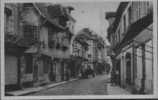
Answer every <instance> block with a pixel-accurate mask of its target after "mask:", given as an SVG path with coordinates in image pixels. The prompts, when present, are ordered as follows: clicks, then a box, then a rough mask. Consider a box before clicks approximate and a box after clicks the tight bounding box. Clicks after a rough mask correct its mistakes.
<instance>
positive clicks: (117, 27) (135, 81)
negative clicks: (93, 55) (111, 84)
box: [106, 1, 153, 94]
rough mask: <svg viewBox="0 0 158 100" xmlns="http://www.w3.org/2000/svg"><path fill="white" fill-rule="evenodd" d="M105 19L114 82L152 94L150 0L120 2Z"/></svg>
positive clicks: (151, 17) (151, 19)
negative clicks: (114, 77) (107, 22)
mask: <svg viewBox="0 0 158 100" xmlns="http://www.w3.org/2000/svg"><path fill="white" fill-rule="evenodd" d="M106 19H107V20H108V21H109V23H110V26H109V28H108V39H109V41H110V43H111V51H112V52H111V58H112V60H113V61H112V62H113V68H114V70H115V71H117V72H118V74H117V76H118V77H117V78H118V84H119V85H121V86H122V87H126V88H129V87H132V90H133V93H141V94H143V93H149V94H150V93H153V37H152V36H153V28H152V27H153V25H152V21H153V8H152V2H148V1H144V2H141V1H140V2H121V3H120V5H119V7H118V9H117V11H116V12H110V13H109V12H108V13H107V15H106Z"/></svg>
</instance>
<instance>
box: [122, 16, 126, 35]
mask: <svg viewBox="0 0 158 100" xmlns="http://www.w3.org/2000/svg"><path fill="white" fill-rule="evenodd" d="M123 22H124V23H123V27H124V32H125V31H126V16H125V15H124V17H123Z"/></svg>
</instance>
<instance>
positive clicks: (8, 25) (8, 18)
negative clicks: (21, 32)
mask: <svg viewBox="0 0 158 100" xmlns="http://www.w3.org/2000/svg"><path fill="white" fill-rule="evenodd" d="M12 13H13V12H12V10H11V9H10V8H5V22H4V23H5V31H6V33H7V34H15V33H14V16H13V14H12Z"/></svg>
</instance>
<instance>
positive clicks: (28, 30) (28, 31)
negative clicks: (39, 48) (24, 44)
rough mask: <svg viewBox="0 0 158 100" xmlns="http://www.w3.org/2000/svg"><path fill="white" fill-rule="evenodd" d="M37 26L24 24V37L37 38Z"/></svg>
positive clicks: (38, 28)
mask: <svg viewBox="0 0 158 100" xmlns="http://www.w3.org/2000/svg"><path fill="white" fill-rule="evenodd" d="M39 30H40V27H39V26H32V25H24V37H26V38H29V39H34V40H39V32H40V31H39Z"/></svg>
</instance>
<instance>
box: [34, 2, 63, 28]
mask: <svg viewBox="0 0 158 100" xmlns="http://www.w3.org/2000/svg"><path fill="white" fill-rule="evenodd" d="M34 6H35V8H36V9H37V10H38V12H39V13H40V15H41V16H42V17H44V18H45V19H46V20H47V21H48V22H50V23H51V24H52V25H54V26H56V27H58V28H60V29H63V30H65V29H66V28H65V27H63V26H61V25H60V24H59V23H58V22H57V21H56V19H53V18H51V17H50V15H49V14H48V12H47V7H48V5H46V4H43V3H34Z"/></svg>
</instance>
